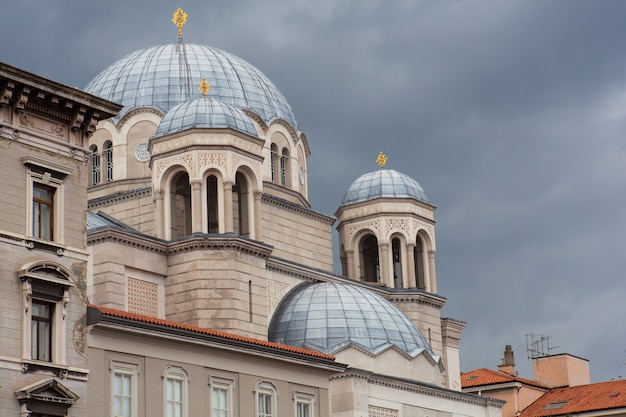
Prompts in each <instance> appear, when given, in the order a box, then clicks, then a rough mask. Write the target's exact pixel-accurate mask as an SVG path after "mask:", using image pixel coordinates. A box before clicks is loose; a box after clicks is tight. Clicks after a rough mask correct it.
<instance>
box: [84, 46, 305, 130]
mask: <svg viewBox="0 0 626 417" xmlns="http://www.w3.org/2000/svg"><path fill="white" fill-rule="evenodd" d="M203 78H206V80H207V81H208V82H209V83H210V84H211V90H210V91H209V93H208V96H209V97H213V98H216V99H218V100H220V101H222V102H224V103H226V104H229V105H231V106H234V107H236V108H238V109H241V110H250V111H252V112H254V113H255V114H256V115H258V116H259V117H260V118H261V119H262V120H263V121H264V122H265V123H266V124H268V125H269V124H270V123H271V122H272V121H274V120H276V119H282V120H286V121H287V122H288V123H289V124H291V127H292V128H293V129H294V130H296V131H298V130H299V128H298V121H297V120H296V117H295V115H294V113H293V111H292V109H291V106H290V105H289V103H288V102H287V99H286V98H285V97H284V96H283V94H282V93H281V92H280V91H279V90H278V88H276V86H275V85H274V84H273V83H272V82H271V81H270V80H269V79H268V78H267V77H266V76H265V75H264V74H263V73H262V72H261V71H259V70H258V69H257V68H256V67H254V66H253V65H251V64H249V63H248V62H246V61H244V60H243V59H241V58H239V57H237V56H235V55H233V54H230V53H228V52H225V51H222V50H220V49H217V48H211V47H208V46H204V45H195V44H185V43H178V44H170V45H159V46H154V47H151V48H145V49H140V50H138V51H135V52H132V53H130V54H128V55H126V56H125V57H123V58H122V59H120V60H119V61H117V62H114V63H113V64H111V65H110V66H109V67H108V68H106V69H105V70H104V71H102V72H101V73H100V74H98V75H97V76H96V77H95V78H94V79H93V80H91V82H90V83H89V84H88V85H87V86H86V87H85V91H87V92H89V93H91V94H94V95H97V96H100V97H103V98H105V99H109V100H112V101H116V102H119V103H122V104H123V105H124V106H125V107H124V109H123V110H122V111H121V112H120V114H119V116H118V117H119V118H121V117H123V116H124V115H125V114H126V113H128V112H129V111H130V110H132V109H136V108H140V107H148V108H157V109H159V110H160V111H162V112H163V113H165V112H167V111H169V110H170V109H172V108H173V107H174V106H176V105H177V104H180V103H183V102H185V101H188V100H191V99H194V98H197V97H200V93H199V92H198V85H199V84H200V82H201V80H202V79H203Z"/></svg>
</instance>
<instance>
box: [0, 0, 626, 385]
mask: <svg viewBox="0 0 626 417" xmlns="http://www.w3.org/2000/svg"><path fill="white" fill-rule="evenodd" d="M6 3H9V4H3V5H2V8H1V14H2V17H3V18H2V25H0V39H1V40H2V43H1V44H2V46H0V61H3V62H5V63H7V64H10V65H14V66H17V67H20V68H22V69H25V70H28V71H31V72H34V73H36V74H38V75H42V76H45V77H48V78H51V79H53V80H55V81H59V82H62V83H65V84H69V85H71V86H75V87H79V88H83V87H84V86H85V85H86V84H87V83H88V82H89V81H90V80H91V79H92V78H93V77H94V76H96V75H97V74H98V73H99V72H100V71H102V70H103V69H104V68H106V67H107V66H108V65H109V64H111V63H113V62H114V61H115V60H117V59H119V58H122V57H123V56H124V55H126V54H127V53H129V52H132V51H134V50H137V49H141V48H145V47H149V46H153V45H157V44H164V43H174V42H176V28H175V26H174V25H173V24H172V23H171V22H170V20H171V17H172V13H173V11H174V10H175V9H176V8H177V7H178V6H181V7H182V8H183V9H185V11H186V12H187V13H188V14H189V18H188V22H187V25H186V26H185V28H184V40H185V42H187V43H199V44H206V45H209V46H214V47H218V48H221V49H225V50H227V51H229V52H232V53H234V54H235V55H238V56H240V57H242V58H243V59H245V60H247V61H248V62H250V63H252V64H253V65H255V66H256V67H258V68H259V69H260V70H261V71H263V72H264V73H265V74H266V75H267V76H268V77H269V78H270V79H271V80H272V81H273V82H274V83H275V84H276V85H277V87H278V88H279V89H280V90H281V91H282V93H283V94H284V95H285V96H286V97H287V99H288V100H289V102H290V103H291V106H292V107H293V109H294V111H295V113H296V115H297V117H298V120H299V122H300V125H301V127H302V129H303V130H304V132H305V133H306V134H307V137H308V139H309V144H310V147H311V151H312V155H311V157H310V158H309V186H310V196H309V197H310V200H311V203H312V204H313V208H314V209H316V210H317V211H321V212H323V213H326V214H333V213H334V212H335V210H336V209H337V206H338V204H339V202H340V201H341V198H342V196H343V194H344V192H345V191H346V190H347V188H348V186H349V185H350V184H351V182H352V181H353V180H355V179H356V178H357V177H358V176H359V175H361V174H363V173H366V172H369V171H373V170H375V169H377V168H378V167H377V165H376V164H375V159H376V156H377V154H378V152H379V151H383V152H385V153H386V154H387V156H388V157H389V161H388V163H387V167H388V168H392V169H395V170H397V171H400V172H403V173H405V174H408V175H410V176H411V177H413V178H415V179H416V180H417V181H418V182H419V183H420V184H421V185H422V187H423V188H424V189H425V190H426V193H427V194H428V197H429V199H430V200H431V202H432V203H434V204H435V205H436V206H437V211H436V217H437V226H436V239H437V277H438V290H439V293H440V294H441V295H443V296H445V297H447V298H448V303H447V304H446V306H445V307H444V310H443V313H442V315H443V316H446V317H453V318H456V319H459V320H463V321H466V322H467V323H468V325H467V327H466V329H465V330H464V332H463V340H462V342H461V368H462V370H463V371H468V370H471V369H474V368H479V367H488V368H495V367H496V365H497V364H498V363H500V358H501V357H502V356H503V355H502V352H503V349H504V346H505V345H506V344H511V345H513V349H514V350H515V354H516V363H517V365H518V370H519V372H520V376H523V377H527V378H529V377H531V376H532V375H531V371H530V364H529V362H528V360H527V358H526V343H525V335H526V334H528V333H535V334H543V335H547V336H550V343H551V345H552V346H555V347H556V346H558V348H556V349H554V350H553V351H552V353H559V352H567V353H571V354H573V355H576V356H579V357H583V358H586V359H589V360H590V366H591V376H592V380H593V381H594V382H597V381H601V380H607V379H610V378H617V377H618V376H624V377H626V324H625V323H626V302H625V300H626V284H625V276H624V272H625V271H626V251H625V250H624V249H625V246H626V245H625V242H624V240H625V235H626V210H625V209H626V140H625V137H624V136H625V134H626V43H625V40H626V23H625V22H626V1H620V0H616V1H610V0H604V1H591V0H588V1H576V0H550V1H539V0H537V1H533V0H517V1H502V0H430V1H417V0H397V1H394V0H380V1H376V0H265V1H259V0H249V1H247V0H213V1H196V0H193V1H192V0H179V1H163V0H123V1H122V0H107V1H97V2H93V1H84V0H81V1H79V0H75V1H69V0H54V1H50V0H37V1H35V0H19V1H11V2H6Z"/></svg>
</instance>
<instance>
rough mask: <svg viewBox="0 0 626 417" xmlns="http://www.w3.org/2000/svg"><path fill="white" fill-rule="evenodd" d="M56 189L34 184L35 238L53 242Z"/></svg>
mask: <svg viewBox="0 0 626 417" xmlns="http://www.w3.org/2000/svg"><path fill="white" fill-rule="evenodd" d="M53 197H54V188H52V187H46V186H44V185H41V184H33V237H36V238H39V239H44V240H53V239H52V237H53V236H52V229H53V219H54V211H53V210H54V200H53Z"/></svg>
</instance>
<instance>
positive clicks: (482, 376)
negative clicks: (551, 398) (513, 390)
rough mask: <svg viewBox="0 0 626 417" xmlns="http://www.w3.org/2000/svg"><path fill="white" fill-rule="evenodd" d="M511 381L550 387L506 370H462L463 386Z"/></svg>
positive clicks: (479, 385)
mask: <svg viewBox="0 0 626 417" xmlns="http://www.w3.org/2000/svg"><path fill="white" fill-rule="evenodd" d="M510 382H519V383H521V384H524V385H530V386H533V387H537V388H544V389H546V390H547V389H548V387H546V386H544V385H541V384H538V383H536V382H535V381H531V380H530V379H525V378H520V377H518V376H514V375H511V374H507V373H506V372H501V371H493V370H491V369H487V368H479V369H474V370H473V371H469V372H461V387H462V388H463V389H466V388H474V387H482V386H485V385H496V384H505V383H510Z"/></svg>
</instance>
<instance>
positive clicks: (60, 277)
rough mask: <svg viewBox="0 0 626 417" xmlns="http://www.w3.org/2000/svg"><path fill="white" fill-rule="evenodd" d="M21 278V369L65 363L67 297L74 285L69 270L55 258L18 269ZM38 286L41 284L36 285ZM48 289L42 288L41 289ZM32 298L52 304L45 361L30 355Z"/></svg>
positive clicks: (58, 365)
mask: <svg viewBox="0 0 626 417" xmlns="http://www.w3.org/2000/svg"><path fill="white" fill-rule="evenodd" d="M18 277H19V279H20V281H21V282H22V306H23V309H22V311H23V313H24V314H23V318H22V360H23V362H24V368H25V370H27V369H28V367H29V366H28V365H29V364H32V365H39V366H51V367H65V366H66V364H67V361H66V340H67V323H66V321H65V317H66V316H67V306H68V304H69V301H70V295H69V294H70V288H71V287H73V286H74V284H73V282H72V280H71V278H70V277H71V275H70V272H69V271H68V270H67V269H66V268H65V267H63V266H62V265H60V264H57V263H56V262H35V263H32V264H30V265H27V266H25V267H24V268H23V269H21V270H19V271H18ZM38 288H41V290H40V289H38ZM46 288H47V289H48V290H47V291H45V289H46ZM33 300H38V301H42V302H45V303H49V304H52V312H51V313H52V314H51V316H50V324H51V327H52V329H51V337H50V344H51V353H50V360H49V361H40V360H37V359H33V357H32V350H31V349H32V337H31V326H32V305H33Z"/></svg>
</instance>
